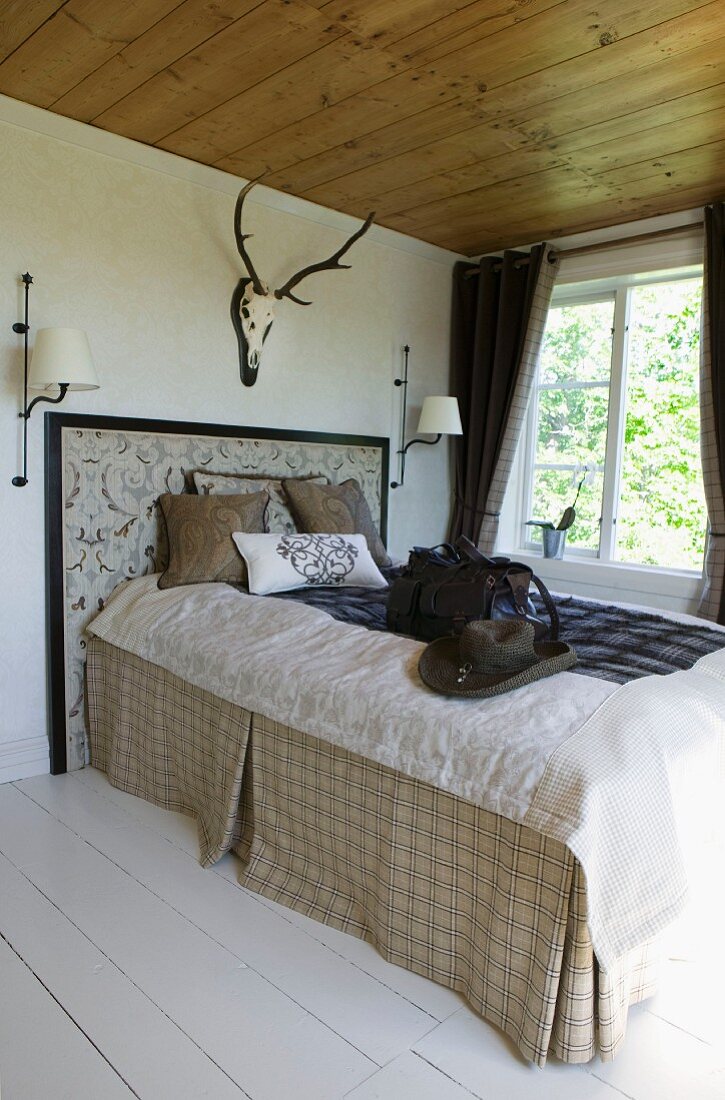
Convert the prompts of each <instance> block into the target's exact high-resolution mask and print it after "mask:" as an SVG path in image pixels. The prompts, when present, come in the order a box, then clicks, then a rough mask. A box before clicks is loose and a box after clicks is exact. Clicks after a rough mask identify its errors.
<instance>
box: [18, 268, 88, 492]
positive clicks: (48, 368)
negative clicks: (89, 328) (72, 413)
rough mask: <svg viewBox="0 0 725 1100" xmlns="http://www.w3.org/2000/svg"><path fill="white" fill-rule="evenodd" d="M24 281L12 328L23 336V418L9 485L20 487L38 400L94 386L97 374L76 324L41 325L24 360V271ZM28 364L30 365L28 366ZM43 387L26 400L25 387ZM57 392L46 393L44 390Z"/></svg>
mask: <svg viewBox="0 0 725 1100" xmlns="http://www.w3.org/2000/svg"><path fill="white" fill-rule="evenodd" d="M21 278H22V280H23V282H24V283H25V320H24V321H17V322H16V323H15V324H14V325H13V332H17V333H22V334H23V339H24V377H23V411H22V412H20V413H18V416H19V417H20V418H21V419H22V421H23V472H22V474H18V476H17V477H14V478H13V485H15V486H17V487H18V488H22V486H23V485H27V484H28V419H29V417H30V414H31V412H32V411H33V409H34V408H35V406H36V405H37V404H38V402H40V401H47V402H48V403H49V404H50V405H58V404H59V403H60V402H61V401H62V400H63V398H64V397H65V395H66V394H67V393H68V390H97V389H98V377H97V375H96V369H95V367H94V366H93V357H92V356H91V349H90V345H89V343H88V337H87V336H86V334H85V332H83V331H81V329H77V328H41V329H38V332H37V334H36V337H35V346H34V348H33V358H32V363H30V364H29V361H28V333H29V332H30V323H29V321H28V299H29V295H30V284H31V283H32V281H33V276H32V275H29V274H28V272H27V271H26V272H25V274H24V275H22V276H21ZM29 366H30V369H28V367H29ZM29 389H31V390H45V391H46V393H43V394H41V395H40V396H38V397H35V398H34V399H33V400H32V401H31V402H30V404H28V390H29ZM56 392H57V396H53V397H48V396H47V393H53V394H56Z"/></svg>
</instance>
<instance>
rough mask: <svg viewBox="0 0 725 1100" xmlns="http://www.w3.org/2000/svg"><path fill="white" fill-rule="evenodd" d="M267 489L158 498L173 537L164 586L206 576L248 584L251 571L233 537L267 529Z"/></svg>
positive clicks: (161, 581) (161, 584)
mask: <svg viewBox="0 0 725 1100" xmlns="http://www.w3.org/2000/svg"><path fill="white" fill-rule="evenodd" d="M268 501H269V495H268V494H267V493H244V494H238V495H236V496H228V495H222V496H196V494H194V493H179V494H177V493H164V494H163V495H162V496H161V497H159V504H160V505H161V513H162V515H163V517H164V519H165V521H166V532H167V535H168V540H169V564H168V566H167V568H166V570H165V571H164V572H163V573H162V574H161V576H160V578H159V588H175V587H176V586H177V585H180V584H202V583H204V582H205V581H229V582H230V583H236V584H244V583H246V580H247V571H246V568H245V565H244V561H243V559H242V558H240V556H239V554H238V553H237V550H236V547H235V546H234V542H233V540H232V532H233V531H257V532H262V531H264V513H265V509H266V507H267V502H268Z"/></svg>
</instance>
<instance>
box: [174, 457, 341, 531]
mask: <svg viewBox="0 0 725 1100" xmlns="http://www.w3.org/2000/svg"><path fill="white" fill-rule="evenodd" d="M193 478H194V485H195V487H196V491H197V493H199V494H202V495H206V494H210V493H214V494H216V493H259V492H262V491H263V492H266V493H269V506H268V508H267V530H268V531H272V532H274V533H275V534H276V533H279V534H281V535H291V534H293V533H294V532H295V531H296V530H297V528H296V526H295V522H294V519H293V518H292V513H291V512H290V509H289V501H288V500H287V495H286V493H285V491H284V489H283V488H282V479H281V478H279V477H271V476H267V475H265V474H214V473H209V472H207V471H206V470H194V473H193ZM289 480H294V481H313V482H314V483H315V484H316V485H328V484H329V482H328V479H327V478H326V477H324V475H322V474H320V475H319V476H317V475H311V476H309V477H302V478H290V479H289Z"/></svg>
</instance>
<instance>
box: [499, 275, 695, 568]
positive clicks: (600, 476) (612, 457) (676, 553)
mask: <svg viewBox="0 0 725 1100" xmlns="http://www.w3.org/2000/svg"><path fill="white" fill-rule="evenodd" d="M701 293H702V275H701V272H694V271H687V272H683V273H680V274H678V275H667V274H659V275H658V274H653V275H650V276H646V277H642V276H640V277H629V276H628V277H622V278H620V279H619V280H607V281H600V282H598V283H589V284H580V285H579V286H565V287H559V288H557V291H556V292H555V296H554V299H553V302H552V306H551V308H550V310H549V316H548V320H547V326H546V332H545V335H544V341H543V347H542V354H541V359H540V362H539V369H538V375H537V382H536V386H535V392H534V397H533V400H532V403H531V409H530V411H529V423H528V432H527V441H526V456H525V465H526V476H525V484H526V492H525V493H524V499H523V508H524V512H525V514H524V515H522V516H521V521H522V525H523V524H525V523H526V520H528V519H536V520H550V521H552V522H553V523H554V524H556V523H558V521H559V519H560V518H561V515H562V513H563V512H564V509H565V508H566V507H567V506H568V505H570V504H572V503H573V500H574V497H575V496H576V494H577V490H578V489H579V497H578V500H577V504H576V521H575V523H574V525H573V526H572V527H571V528H570V530H569V532H568V536H567V554H573V555H576V556H580V557H587V556H588V557H597V558H599V559H600V560H602V561H609V562H611V561H618V562H626V563H633V564H638V565H648V566H654V567H659V568H664V569H678V570H682V569H685V570H697V571H700V570H701V569H702V558H703V551H704V542H705V528H706V519H707V513H706V508H705V498H704V491H703V484H702V470H701V466H700V413H699V396H698V382H699V339H700V299H701ZM580 486H581V488H579V487H580ZM522 529H523V531H524V535H523V540H524V545H529V546H532V545H534V544H536V543H540V541H541V535H540V531H539V529H538V528H534V527H530V526H523V528H522Z"/></svg>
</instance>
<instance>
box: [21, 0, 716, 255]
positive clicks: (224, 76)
mask: <svg viewBox="0 0 725 1100" xmlns="http://www.w3.org/2000/svg"><path fill="white" fill-rule="evenodd" d="M0 92H4V93H5V94H6V95H9V96H13V97H15V98H17V99H21V100H25V101H27V102H29V103H34V104H36V105H38V106H40V107H46V108H48V109H49V110H51V111H55V112H58V113H59V114H63V115H69V116H71V117H72V118H76V119H80V120H82V121H84V122H89V123H92V124H93V125H94V126H99V127H102V128H103V129H105V130H111V131H112V132H113V133H117V134H124V135H125V136H127V137H130V138H136V139H137V140H138V141H142V142H146V143H147V144H149V145H155V146H158V147H159V148H161V149H167V150H170V151H171V152H173V153H179V154H181V155H182V156H185V157H189V158H191V159H192V160H197V161H201V162H203V163H205V164H212V165H215V166H216V167H218V168H222V169H226V170H228V171H230V172H235V173H237V174H239V175H241V176H245V177H248V178H254V177H258V178H260V179H261V180H263V181H264V183H266V184H268V185H269V186H270V187H275V188H278V189H280V190H282V191H287V192H290V193H291V194H294V195H300V196H302V197H304V198H306V199H311V200H312V201H314V202H318V203H322V204H324V205H325V206H330V207H333V208H334V209H337V210H344V211H346V212H348V213H350V214H355V215H364V214H365V213H367V211H368V210H370V209H375V210H376V211H377V220H378V222H380V223H381V224H383V225H387V226H390V227H391V228H393V229H398V230H400V231H402V232H403V233H408V234H410V235H412V236H414V237H420V238H422V239H423V240H426V241H431V242H433V243H435V244H439V245H443V246H445V247H447V248H451V249H454V250H455V251H457V252H463V253H466V254H469V255H475V254H477V253H480V252H486V251H491V250H493V249H496V248H500V247H502V246H507V245H514V244H518V243H521V242H525V241H533V240H537V239H542V238H546V237H553V236H558V235H561V234H564V233H570V232H577V231H579V230H584V229H589V228H594V227H596V226H601V225H611V224H615V223H618V222H624V221H627V220H631V219H634V218H638V217H645V216H648V215H652V214H660V213H665V212H669V211H674V210H681V209H686V208H688V207H692V206H697V205H701V204H704V203H706V202H708V201H712V200H713V199H717V198H722V197H723V196H725V127H724V123H725V0H709V2H706V0H598V2H597V0H183V2H182V3H179V0H122V2H119V0H66V2H65V3H60V2H58V0H9V2H4V0H0Z"/></svg>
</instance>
